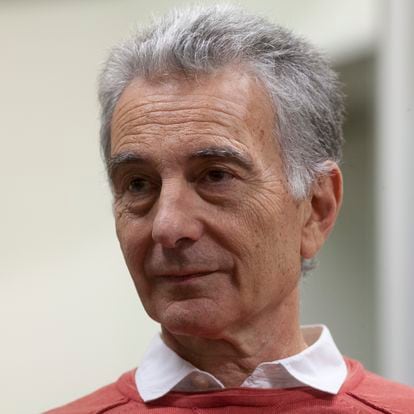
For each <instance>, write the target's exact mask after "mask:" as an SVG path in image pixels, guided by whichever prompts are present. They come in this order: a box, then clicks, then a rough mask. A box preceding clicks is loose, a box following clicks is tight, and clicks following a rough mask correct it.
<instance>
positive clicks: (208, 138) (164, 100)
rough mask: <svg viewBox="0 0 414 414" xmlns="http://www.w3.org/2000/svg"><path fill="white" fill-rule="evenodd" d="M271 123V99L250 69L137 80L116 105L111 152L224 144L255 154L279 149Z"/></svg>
mask: <svg viewBox="0 0 414 414" xmlns="http://www.w3.org/2000/svg"><path fill="white" fill-rule="evenodd" d="M273 126H274V113H273V108H272V105H271V103H270V99H269V98H268V96H267V94H266V93H265V92H264V89H263V88H262V86H261V84H260V83H259V82H258V81H257V80H256V79H255V78H253V77H252V76H250V75H249V74H247V73H246V72H242V71H238V70H236V69H234V68H227V69H225V70H222V71H220V72H217V73H216V74H214V75H201V76H199V77H197V78H195V79H191V80H189V79H186V78H184V77H182V76H181V77H180V76H177V77H169V78H168V79H157V80H154V81H148V80H144V79H141V78H137V79H135V80H134V81H133V82H132V83H131V84H130V85H129V86H128V87H127V88H126V89H125V91H124V92H123V94H122V95H121V97H120V99H119V101H118V103H117V105H116V107H115V111H114V115H113V118H112V128H111V155H112V156H114V155H116V154H119V153H123V152H131V151H138V152H143V151H144V152H152V153H154V152H163V153H164V154H165V151H166V150H168V151H170V152H171V151H174V149H177V151H176V152H177V154H176V155H178V154H179V153H183V152H185V150H186V149H188V150H191V151H194V150H197V149H202V148H203V146H204V147H205V146H207V147H208V146H211V145H216V146H220V145H225V146H227V147H229V146H231V147H234V148H235V149H238V150H242V151H247V152H249V153H251V155H253V156H256V155H258V154H254V153H266V152H268V151H269V149H270V148H271V147H272V148H273V151H274V150H275V148H276V142H275V140H274V138H273ZM277 152H278V150H277Z"/></svg>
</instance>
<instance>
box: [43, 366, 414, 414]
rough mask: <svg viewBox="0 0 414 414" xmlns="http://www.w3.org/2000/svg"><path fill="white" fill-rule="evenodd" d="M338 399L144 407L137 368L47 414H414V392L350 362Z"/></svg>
mask: <svg viewBox="0 0 414 414" xmlns="http://www.w3.org/2000/svg"><path fill="white" fill-rule="evenodd" d="M346 363H347V367H348V376H347V379H346V381H345V383H344V385H343V386H342V388H341V390H340V392H339V393H338V394H337V395H330V394H327V393H324V392H322V391H316V390H314V389H312V388H309V387H301V388H290V389H257V388H229V389H223V390H220V391H209V392H204V393H182V392H170V393H168V394H167V395H165V396H164V397H161V398H159V399H157V400H155V401H152V402H149V403H146V404H145V403H144V402H143V401H142V399H141V398H140V396H139V394H138V392H137V389H136V386H135V370H132V371H129V372H127V373H125V374H123V375H122V376H121V377H120V378H119V379H118V381H116V382H114V383H113V384H110V385H107V386H106V387H103V388H101V389H99V390H97V391H95V392H94V393H92V394H90V395H88V396H86V397H83V398H81V399H80V400H77V401H75V402H72V403H70V404H67V405H65V406H63V407H61V408H57V409H54V410H52V411H48V412H47V413H46V414H104V413H107V414H128V413H130V414H134V413H136V414H141V413H151V414H250V413H253V414H254V413H258V414H259V413H260V414H276V413H277V414H279V413H280V414H291V413H295V414H296V413H299V414H300V413H303V414H311V413H316V414H325V413H327V414H328V413H329V414H331V413H332V414H335V413H337V414H345V413H354V414H365V413H366V414H368V413H377V414H378V413H386V414H414V389H413V388H410V387H408V386H405V385H401V384H398V383H395V382H391V381H387V380H385V379H384V378H381V377H379V376H377V375H375V374H373V373H371V372H368V371H366V370H365V369H364V368H363V366H362V365H361V364H360V363H359V362H357V361H354V360H351V359H346Z"/></svg>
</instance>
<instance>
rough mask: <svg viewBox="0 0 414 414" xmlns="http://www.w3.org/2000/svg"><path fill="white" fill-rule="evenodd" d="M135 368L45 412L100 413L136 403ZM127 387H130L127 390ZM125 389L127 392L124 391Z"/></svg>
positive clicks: (47, 413)
mask: <svg viewBox="0 0 414 414" xmlns="http://www.w3.org/2000/svg"><path fill="white" fill-rule="evenodd" d="M134 374H135V369H134V370H131V371H128V372H126V373H125V374H123V375H122V376H121V377H120V378H119V379H118V380H117V381H116V382H114V383H112V384H109V385H106V386H104V387H102V388H99V389H98V390H96V391H94V392H93V393H91V394H89V395H86V396H85V397H82V398H80V399H78V400H76V401H73V402H70V403H69V404H66V405H64V406H61V407H58V408H55V409H52V410H50V411H47V412H46V413H45V414H98V413H99V414H101V413H106V412H108V413H109V412H114V413H115V412H117V410H116V408H121V407H122V408H126V407H125V406H126V405H128V404H132V405H136V400H138V399H139V396H138V394H137V393H136V394H137V395H136V396H135V395H133V394H134V388H133V378H134ZM128 388H130V390H129V392H128ZM125 390H127V392H125ZM134 400H135V401H134Z"/></svg>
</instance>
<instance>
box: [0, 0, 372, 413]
mask: <svg viewBox="0 0 414 414" xmlns="http://www.w3.org/2000/svg"><path fill="white" fill-rule="evenodd" d="M143 3H144V2H140V1H132V0H131V1H129V0H122V1H115V0H113V1H88V2H86V1H59V2H57V1H15V2H12V1H10V2H8V1H3V2H0V45H1V48H0V50H1V58H0V59H1V65H0V91H1V95H0V96H1V98H0V114H1V122H0V142H1V150H2V151H1V155H2V156H1V163H0V183H1V204H0V229H1V230H0V326H1V340H0V366H1V370H0V372H1V373H0V389H1V397H0V412H2V413H3V412H4V413H16V414H18V413H29V412H40V411H41V410H44V409H46V408H48V407H51V406H54V405H57V404H62V403H64V402H66V401H68V400H70V399H73V398H75V397H77V396H80V395H82V394H84V393H86V392H88V391H91V390H93V389H95V388H96V387H98V386H100V385H102V384H105V383H107V382H109V381H112V380H114V379H116V378H117V376H118V375H119V374H120V373H122V372H123V371H125V370H127V369H130V368H132V367H134V366H136V364H137V363H138V361H139V359H140V356H141V355H142V352H143V350H144V348H145V345H146V343H147V342H148V340H149V338H150V337H151V336H152V335H153V333H154V332H155V331H156V329H157V327H156V326H155V324H153V323H152V322H151V321H149V320H148V318H147V317H146V316H145V315H144V313H143V311H142V309H141V306H140V304H139V302H138V300H137V298H136V295H135V292H134V289H133V285H132V283H131V282H130V280H129V275H128V272H127V271H126V269H125V266H124V264H123V261H122V258H121V255H120V252H119V249H118V246H117V242H116V240H115V234H114V230H113V224H112V217H111V205H110V198H109V194H108V190H107V188H106V183H105V174H104V171H103V166H102V164H101V161H100V158H99V154H98V146H97V131H98V121H97V119H98V110H97V104H96V97H95V89H96V75H97V72H98V70H99V66H100V64H101V62H102V61H103V59H104V56H105V54H106V51H107V49H108V48H109V47H110V45H112V44H113V43H114V42H115V41H116V40H119V39H120V38H121V37H123V36H125V35H126V33H127V32H128V31H129V29H130V28H131V27H133V25H134V23H135V22H137V21H138V22H140V21H144V20H147V19H148V16H149V13H150V12H159V11H163V10H165V9H166V8H167V7H168V6H169V5H171V4H172V2H170V1H160V0H154V1H153V2H145V4H143ZM179 3H184V2H174V4H179ZM240 3H241V4H244V5H247V6H248V7H249V8H250V9H252V10H256V11H259V12H261V13H263V14H265V15H268V16H272V17H273V18H274V19H275V20H278V21H279V22H281V23H284V24H287V25H289V26H290V27H292V28H295V29H297V30H298V31H300V32H302V33H304V34H306V35H307V36H309V37H310V38H311V39H313V40H314V42H316V43H317V44H318V45H320V46H322V47H324V48H325V49H326V50H327V51H328V52H329V53H330V54H331V55H332V56H333V57H334V58H335V59H337V60H338V61H342V62H345V63H346V62H347V61H349V60H350V59H354V58H355V56H359V55H364V54H365V53H366V51H367V50H371V49H372V47H373V42H374V39H375V21H376V19H375V16H376V15H375V4H376V2H375V1H364V2H358V1H347V2H343V1H341V0H335V1H332V0H326V1H312V2H309V1H307V0H302V1H299V0H297V1H289V2H286V1H259V0H255V1H241V2H240ZM356 9H357V10H358V13H355V10H356ZM364 122H365V121H364ZM350 128H351V127H350ZM355 128H357V127H355ZM360 139H361V140H363V139H364V137H360ZM362 142H364V141H362ZM358 145H359V144H356V150H357V151H359V150H358ZM350 191H352V190H351V189H350ZM358 191H363V189H362V190H360V189H359V190H358ZM358 208H364V205H362V206H359V207H358ZM354 213H355V214H354V215H352V214H351V215H348V216H345V217H344V218H343V220H344V222H342V224H340V228H339V229H338V231H337V232H336V233H335V236H334V237H336V238H339V239H341V237H347V234H349V232H348V233H347V232H346V227H347V220H348V221H351V220H353V219H354V217H355V215H356V216H358V214H357V213H356V212H354ZM341 228H342V230H341ZM344 228H345V232H344V233H341V231H343V229H344ZM341 234H342V236H341ZM352 237H358V234H357V232H356V233H355V234H353V235H352ZM364 240H365V239H364ZM368 242H369V238H368ZM362 244H363V243H362ZM335 246H337V247H340V248H341V250H342V251H341V252H339V251H338V249H337V247H335ZM358 246H359V245H358ZM363 247H364V246H361V248H363ZM356 250H357V251H356ZM328 252H329V257H330V258H331V259H330V260H329V258H327V263H328V262H329V263H331V264H327V265H326V266H325V267H321V270H320V273H318V274H316V275H315V276H314V278H315V279H314V280H315V284H314V285H313V287H312V283H313V281H312V279H309V281H308V282H307V286H306V288H305V292H304V293H305V298H304V319H305V320H306V321H309V322H329V323H330V324H331V325H332V328H333V331H334V332H335V333H336V334H337V335H338V337H339V342H340V344H339V345H340V346H341V345H343V346H344V348H345V351H346V352H347V353H350V354H355V355H356V356H358V357H361V358H362V359H364V358H365V359H366V361H367V362H368V364H370V365H371V364H372V365H375V364H374V361H373V359H372V358H371V357H369V356H368V353H369V348H370V346H371V345H369V346H365V345H364V346H362V347H360V346H358V343H357V342H356V343H354V345H352V341H350V340H347V338H348V339H349V335H348V333H347V332H348V330H351V329H352V328H353V327H354V326H355V321H357V320H358V318H359V315H360V314H361V313H363V312H366V309H371V308H372V303H371V300H372V298H371V297H370V296H368V302H367V303H365V302H364V300H363V298H364V296H363V295H364V291H363V290H361V284H360V283H359V282H358V280H356V278H357V276H355V274H354V273H353V276H352V277H350V278H349V279H348V281H349V283H348V281H344V279H343V277H344V274H345V276H346V273H347V272H346V271H345V270H343V271H342V273H341V276H340V277H341V279H340V280H338V279H337V271H336V268H335V265H333V264H332V263H337V262H336V259H334V257H339V255H340V257H343V258H346V259H343V261H344V263H343V262H341V263H342V264H343V265H344V266H345V265H346V263H347V262H353V267H352V272H354V269H361V268H363V269H366V268H367V267H366V264H364V263H362V264H361V265H360V260H365V259H363V258H361V257H360V256H359V249H356V248H355V245H354V241H353V239H350V240H348V239H342V241H339V242H338V243H337V242H335V241H333V243H332V247H330V248H329V250H328ZM354 255H356V256H354ZM368 268H369V266H368ZM324 278H325V279H324ZM327 279H329V280H330V282H329V283H328V284H327V286H328V288H327V287H326V286H325V283H323V282H321V281H323V280H327ZM366 283H368V285H366V284H365V285H363V289H366V290H369V289H370V286H369V283H371V282H366ZM338 286H339V287H340V290H339V289H338ZM344 287H346V292H349V294H352V292H355V289H360V291H359V293H358V295H359V296H358V298H359V299H358V301H354V302H353V308H352V311H351V312H350V313H344V310H345V309H346V308H347V302H344V301H342V302H340V305H339V306H338V309H339V310H338V313H337V314H336V313H332V312H331V310H330V309H331V307H332V306H335V305H336V304H337V303H338V301H340V298H339V297H338V293H337V292H338V291H340V292H342V288H344ZM322 303H325V308H322V307H321V304H322ZM369 321H370V319H369ZM363 328H364V327H363V326H361V324H360V323H359V324H358V322H357V329H358V338H359V337H360V336H361V335H362V337H363V338H364V341H365V340H367V341H368V342H367V343H369V344H371V342H372V336H370V335H371V334H370V331H369V330H368V332H367V331H365V333H364V329H363ZM364 335H365V336H364ZM367 338H368V339H367ZM355 341H356V339H355ZM369 341H371V342H369ZM17 383H18V384H19V385H16V384H17Z"/></svg>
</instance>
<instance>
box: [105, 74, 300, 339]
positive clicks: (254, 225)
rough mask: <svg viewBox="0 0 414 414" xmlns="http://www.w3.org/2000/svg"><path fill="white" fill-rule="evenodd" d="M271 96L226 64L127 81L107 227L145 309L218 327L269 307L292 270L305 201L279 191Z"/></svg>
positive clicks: (208, 330) (187, 330) (209, 329)
mask: <svg viewBox="0 0 414 414" xmlns="http://www.w3.org/2000/svg"><path fill="white" fill-rule="evenodd" d="M273 119H274V115H273V112H272V108H271V105H270V101H269V99H268V97H267V96H266V94H265V93H264V92H263V90H262V88H261V87H260V85H259V84H258V82H257V81H255V80H254V79H253V78H252V77H250V76H249V75H247V74H246V73H243V72H241V71H238V70H235V69H234V68H232V69H230V68H229V69H226V70H223V71H221V72H219V73H218V74H216V75H214V76H209V77H200V78H198V79H197V80H193V81H189V80H185V79H180V78H176V79H169V80H168V81H164V82H152V83H151V82H149V81H144V80H142V79H137V80H135V81H134V82H133V83H132V84H130V85H129V86H128V87H127V88H126V90H125V91H124V93H123V94H122V96H121V98H120V100H119V102H118V104H117V106H116V109H115V112H114V116H113V120H112V142H111V144H112V151H111V157H112V159H111V163H110V176H111V180H112V184H113V190H114V196H115V200H114V211H115V220H116V230H117V235H118V238H119V241H120V245H121V248H122V251H123V254H124V257H125V260H126V263H127V265H128V268H129V271H130V273H131V275H132V278H133V280H134V283H135V286H136V288H137V291H138V293H139V296H140V298H141V300H142V303H143V305H144V307H145V309H146V311H147V312H148V314H149V315H150V316H151V317H152V318H153V319H155V320H156V321H158V322H160V323H161V325H163V327H164V328H166V329H167V330H168V331H170V332H172V333H175V334H184V335H196V336H202V337H210V338H219V337H221V336H225V335H226V334H227V333H228V332H230V331H234V330H237V329H238V328H240V327H242V326H243V325H246V324H249V323H254V321H256V320H258V319H257V318H269V317H270V318H271V317H272V315H273V314H274V313H275V312H277V310H278V309H279V308H280V307H281V306H284V301H285V300H286V298H288V297H289V295H290V294H291V293H292V291H294V289H295V287H296V285H297V282H298V278H299V274H300V248H301V238H302V227H303V221H304V219H303V217H304V213H303V211H304V208H303V203H299V202H297V201H295V200H294V199H293V198H292V196H291V195H290V194H289V192H288V190H287V182H286V178H285V176H284V173H283V169H282V161H281V158H280V150H279V146H278V144H277V143H276V141H275V139H274V138H273V136H272V131H273V126H274V125H273Z"/></svg>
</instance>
